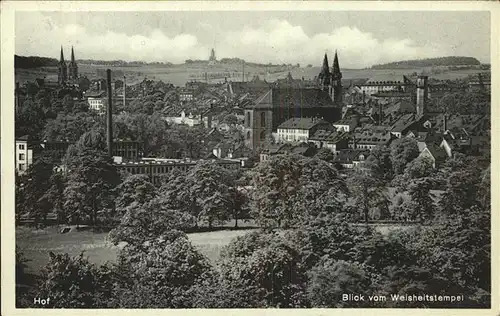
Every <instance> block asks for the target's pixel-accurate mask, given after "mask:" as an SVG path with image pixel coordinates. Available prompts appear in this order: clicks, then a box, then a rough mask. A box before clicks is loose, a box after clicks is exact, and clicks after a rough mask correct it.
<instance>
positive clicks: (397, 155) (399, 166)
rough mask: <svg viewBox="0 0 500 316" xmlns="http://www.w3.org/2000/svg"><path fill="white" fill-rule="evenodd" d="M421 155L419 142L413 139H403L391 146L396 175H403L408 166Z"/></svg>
mask: <svg viewBox="0 0 500 316" xmlns="http://www.w3.org/2000/svg"><path fill="white" fill-rule="evenodd" d="M418 154H419V151H418V146H417V141H416V140H415V139H413V138H409V137H403V138H400V139H397V140H395V141H393V142H392V144H391V162H392V168H393V170H394V174H395V175H398V174H401V173H403V171H404V170H405V167H406V165H407V164H408V163H409V162H410V161H412V160H413V159H415V158H417V156H418Z"/></svg>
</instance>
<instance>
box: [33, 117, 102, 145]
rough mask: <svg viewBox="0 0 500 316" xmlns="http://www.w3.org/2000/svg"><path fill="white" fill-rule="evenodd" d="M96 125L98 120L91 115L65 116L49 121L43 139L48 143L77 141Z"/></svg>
mask: <svg viewBox="0 0 500 316" xmlns="http://www.w3.org/2000/svg"><path fill="white" fill-rule="evenodd" d="M95 124H96V119H95V118H94V117H93V116H92V114H90V113H84V112H80V113H76V114H63V113H59V114H58V115H57V117H56V118H55V119H51V120H48V121H47V124H46V125H45V128H44V129H43V133H42V138H43V139H46V140H48V141H61V140H66V139H67V140H69V141H73V142H74V141H77V140H78V139H79V138H80V137H81V136H82V135H83V134H85V133H86V132H88V131H89V130H90V129H91V128H92V127H93V126H94V125H95Z"/></svg>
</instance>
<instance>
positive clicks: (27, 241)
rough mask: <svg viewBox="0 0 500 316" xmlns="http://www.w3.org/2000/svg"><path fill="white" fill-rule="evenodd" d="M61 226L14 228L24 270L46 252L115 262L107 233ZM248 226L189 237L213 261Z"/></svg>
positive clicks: (41, 261) (35, 266) (37, 265)
mask: <svg viewBox="0 0 500 316" xmlns="http://www.w3.org/2000/svg"><path fill="white" fill-rule="evenodd" d="M59 230H60V227H49V228H45V229H37V230H35V229H33V228H31V227H17V228H16V245H17V246H18V247H19V248H20V249H21V251H22V252H23V254H24V255H25V257H26V258H27V259H28V260H30V261H29V262H28V263H27V265H28V268H27V270H28V271H30V272H33V273H37V272H39V271H40V270H41V269H42V268H43V267H44V266H45V265H46V264H47V263H48V261H49V252H50V251H52V252H54V253H68V254H69V255H70V256H77V255H79V254H80V253H81V252H82V251H84V255H85V256H86V257H88V258H89V260H90V261H91V262H93V263H96V264H103V263H105V262H106V261H110V262H114V261H115V260H116V258H117V255H118V252H119V250H120V246H121V245H118V246H114V245H112V244H111V243H110V242H108V241H107V236H108V233H107V232H103V233H94V232H91V231H71V232H69V233H66V234H61V233H60V232H59ZM250 231H251V230H248V229H246V230H245V229H241V230H220V231H213V232H204V233H192V234H189V235H188V236H189V240H190V241H191V242H192V243H193V245H194V246H195V247H197V248H198V249H199V251H200V252H201V253H202V254H204V255H205V256H207V257H208V259H210V261H212V262H215V261H216V260H217V259H218V258H219V256H220V251H221V249H222V248H223V247H224V246H225V245H227V244H229V242H230V241H231V240H232V239H233V238H236V237H238V236H242V235H245V234H247V233H248V232H250Z"/></svg>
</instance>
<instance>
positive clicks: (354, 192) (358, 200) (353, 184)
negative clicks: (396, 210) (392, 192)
mask: <svg viewBox="0 0 500 316" xmlns="http://www.w3.org/2000/svg"><path fill="white" fill-rule="evenodd" d="M348 183H349V190H350V192H351V196H352V197H353V199H354V206H355V207H356V208H357V209H358V210H360V211H361V217H362V218H363V220H364V221H365V222H368V220H370V219H371V218H373V217H375V214H374V212H373V211H372V212H370V211H371V210H373V209H380V214H379V217H380V218H385V217H387V216H389V209H388V204H389V200H388V197H387V192H386V191H387V189H386V187H385V186H384V185H383V183H382V182H381V181H378V180H377V179H375V178H374V177H371V176H370V175H369V174H366V173H363V172H356V173H355V174H353V175H352V176H351V178H349V180H348Z"/></svg>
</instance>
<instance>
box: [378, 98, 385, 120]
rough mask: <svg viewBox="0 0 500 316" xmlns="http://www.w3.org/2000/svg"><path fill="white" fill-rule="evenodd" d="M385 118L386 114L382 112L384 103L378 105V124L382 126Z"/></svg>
mask: <svg viewBox="0 0 500 316" xmlns="http://www.w3.org/2000/svg"><path fill="white" fill-rule="evenodd" d="M383 118H384V112H383V111H382V103H380V104H379V105H378V122H379V123H378V124H379V125H382V120H383Z"/></svg>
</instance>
